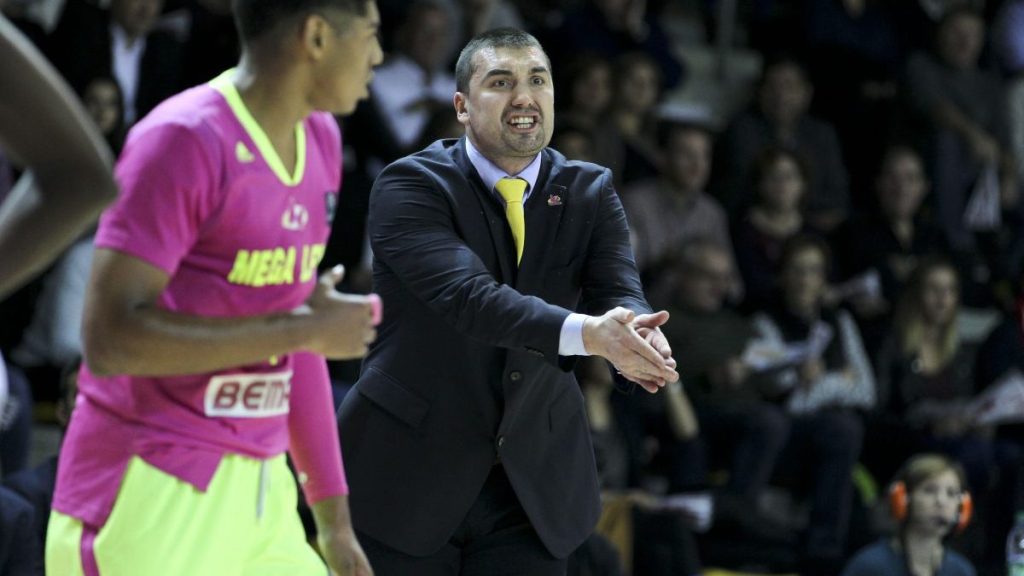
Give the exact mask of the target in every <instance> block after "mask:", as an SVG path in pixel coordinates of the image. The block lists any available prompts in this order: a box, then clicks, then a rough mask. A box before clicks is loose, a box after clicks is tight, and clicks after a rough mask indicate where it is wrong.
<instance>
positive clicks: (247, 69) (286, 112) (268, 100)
mask: <svg viewBox="0 0 1024 576" xmlns="http://www.w3.org/2000/svg"><path fill="white" fill-rule="evenodd" d="M289 72H290V71H289V69H288V68H287V67H281V66H275V65H274V64H273V63H260V64H259V65H256V64H255V63H254V62H253V61H252V60H250V59H248V58H246V57H245V56H243V57H242V61H241V62H240V63H239V65H238V70H237V71H236V73H235V76H234V78H233V81H234V84H235V86H236V87H237V88H238V93H239V95H240V96H241V97H242V101H243V102H244V103H245V107H246V108H248V109H249V113H250V114H252V116H253V118H254V119H255V120H256V122H258V123H259V125H260V128H262V129H263V132H264V133H266V135H267V138H269V139H270V142H271V144H273V145H274V148H275V149H277V151H278V153H279V155H282V154H281V153H282V152H287V151H288V150H289V149H292V150H293V149H294V148H293V147H294V139H295V124H296V123H298V122H300V121H301V120H302V119H303V118H305V117H306V116H307V115H309V113H310V111H311V110H310V109H309V106H308V104H307V103H306V100H305V98H303V97H302V95H301V93H300V92H299V91H297V90H296V89H295V86H296V82H294V81H293V78H291V77H290V74H289ZM282 160H285V163H286V164H290V163H291V159H290V158H288V157H287V155H282Z"/></svg>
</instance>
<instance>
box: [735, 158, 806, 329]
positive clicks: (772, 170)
mask: <svg viewBox="0 0 1024 576" xmlns="http://www.w3.org/2000/svg"><path fill="white" fill-rule="evenodd" d="M806 185H807V169H806V167H805V165H804V164H803V162H802V161H801V160H800V159H799V158H798V157H797V156H796V155H795V154H793V153H792V152H789V151H786V150H783V149H781V148H769V149H767V150H765V151H764V152H763V153H762V154H761V156H760V158H759V159H758V161H757V164H756V165H755V169H754V189H755V192H756V197H755V199H754V204H753V205H752V206H751V207H750V209H749V210H748V211H747V213H746V214H745V215H744V216H743V218H742V219H741V220H739V221H738V222H737V223H736V224H735V225H734V226H733V227H732V230H733V235H734V239H733V248H734V250H735V251H736V265H737V267H738V268H739V270H740V274H741V275H742V277H743V285H744V287H745V288H746V300H745V306H744V307H745V308H746V309H747V310H751V311H752V310H757V309H761V308H763V307H764V306H765V305H767V304H768V302H769V301H770V300H771V298H772V295H773V293H774V290H775V287H776V276H775V272H776V270H777V269H778V265H779V258H780V256H781V255H782V246H783V244H785V242H786V240H788V239H790V238H792V237H794V236H796V235H797V234H800V233H803V232H808V231H810V229H809V228H808V226H807V223H806V221H805V219H804V215H803V213H802V212H801V203H802V201H803V198H804V193H805V191H806Z"/></svg>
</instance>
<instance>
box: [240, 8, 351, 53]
mask: <svg viewBox="0 0 1024 576" xmlns="http://www.w3.org/2000/svg"><path fill="white" fill-rule="evenodd" d="M369 4H370V0H233V2H232V9H233V11H234V13H235V27H237V28H238V36H239V38H240V39H241V40H242V43H243V44H245V43H247V42H249V41H251V40H255V39H257V38H260V37H262V36H265V35H266V34H267V33H268V32H270V31H272V30H273V29H274V28H276V27H277V26H278V25H280V24H281V23H283V22H285V21H287V20H289V19H292V18H295V17H297V16H306V15H307V14H310V13H312V12H316V11H317V10H324V9H333V10H339V11H341V12H345V13H346V14H351V15H353V16H365V15H366V8H367V6H369Z"/></svg>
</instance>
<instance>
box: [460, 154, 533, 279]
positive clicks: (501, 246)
mask: <svg viewBox="0 0 1024 576" xmlns="http://www.w3.org/2000/svg"><path fill="white" fill-rule="evenodd" d="M465 139H466V138H465V136H463V137H462V138H460V139H459V140H458V142H456V143H455V144H454V145H452V147H451V149H450V154H451V156H452V160H453V161H454V162H455V165H456V166H458V167H459V170H460V171H461V172H462V173H463V174H465V175H466V180H467V181H468V182H469V187H470V189H471V192H472V193H473V195H474V196H475V197H476V200H477V202H478V204H479V206H480V210H481V212H482V213H483V215H484V218H485V219H486V220H487V228H488V230H490V233H491V244H492V246H493V247H494V254H495V257H496V259H497V261H498V266H499V268H500V270H501V277H500V278H498V281H500V282H504V283H506V284H510V285H515V281H516V273H517V267H516V247H515V242H514V241H513V240H512V230H510V229H509V227H508V220H506V219H505V207H504V206H502V205H501V203H500V202H498V199H497V198H495V197H494V194H492V193H491V191H490V190H488V189H487V187H486V186H485V185H484V183H483V181H482V180H481V179H480V174H478V173H477V171H476V168H474V167H473V163H472V162H470V161H469V157H468V156H467V155H466V143H465ZM527 226H529V223H527ZM526 233H527V238H529V233H530V232H529V228H527V232H526ZM527 244H529V240H527ZM523 259H524V260H525V259H526V256H525V254H524V256H523Z"/></svg>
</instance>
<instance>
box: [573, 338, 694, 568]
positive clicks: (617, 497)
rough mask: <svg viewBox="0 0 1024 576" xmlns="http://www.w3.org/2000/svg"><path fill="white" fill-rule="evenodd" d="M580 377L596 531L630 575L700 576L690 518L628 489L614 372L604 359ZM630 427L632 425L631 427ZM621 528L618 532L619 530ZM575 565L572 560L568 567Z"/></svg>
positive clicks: (585, 366) (627, 453)
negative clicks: (611, 542) (593, 466)
mask: <svg viewBox="0 0 1024 576" xmlns="http://www.w3.org/2000/svg"><path fill="white" fill-rule="evenodd" d="M576 373H577V379H578V380H579V383H580V387H581V388H582V391H583V398H584V402H585V407H586V411H587V421H588V422H589V423H590V434H591V438H592V441H593V443H594V456H595V458H596V460H597V471H598V478H599V481H600V485H601V499H602V508H603V512H602V520H601V521H599V522H598V528H597V530H598V532H601V533H605V534H607V535H609V536H613V535H614V536H618V538H617V539H616V540H615V544H616V545H617V547H618V549H619V550H620V552H622V553H623V554H624V555H625V557H623V558H622V560H623V563H624V564H625V566H626V568H627V573H631V574H637V575H639V574H643V575H645V576H678V575H684V576H689V575H696V574H698V573H699V572H700V561H699V558H698V552H697V546H696V542H695V540H694V537H693V532H692V530H691V528H690V522H691V519H690V518H689V517H687V516H686V515H685V514H684V513H681V512H679V511H668V510H664V509H661V507H659V506H658V498H659V495H655V494H652V493H650V492H646V491H644V490H642V489H637V488H636V487H635V486H631V485H630V482H629V480H630V475H631V474H632V473H635V471H634V470H631V466H632V464H631V462H632V459H633V458H632V457H633V455H634V454H633V453H631V452H632V451H631V448H632V447H631V446H630V445H629V442H628V441H627V437H626V435H625V434H624V432H623V430H622V426H621V425H620V422H619V419H618V417H617V415H616V412H617V407H616V406H613V404H612V398H613V397H616V398H618V397H622V396H623V395H622V394H619V393H615V392H613V383H612V377H611V372H610V371H609V370H608V365H607V363H605V362H604V361H602V360H600V359H598V358H594V357H589V358H586V359H585V360H584V361H582V362H580V363H579V365H578V367H577V370H576ZM630 424H632V423H630ZM617 528H619V529H617ZM571 565H572V562H571V561H570V566H571Z"/></svg>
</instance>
